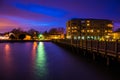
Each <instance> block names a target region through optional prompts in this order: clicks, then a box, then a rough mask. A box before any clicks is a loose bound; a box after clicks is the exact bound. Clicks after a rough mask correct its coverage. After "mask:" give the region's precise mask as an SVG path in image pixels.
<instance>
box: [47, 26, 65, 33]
mask: <svg viewBox="0 0 120 80" xmlns="http://www.w3.org/2000/svg"><path fill="white" fill-rule="evenodd" d="M64 31H65V29H64V28H62V27H59V28H51V29H50V30H49V34H64Z"/></svg>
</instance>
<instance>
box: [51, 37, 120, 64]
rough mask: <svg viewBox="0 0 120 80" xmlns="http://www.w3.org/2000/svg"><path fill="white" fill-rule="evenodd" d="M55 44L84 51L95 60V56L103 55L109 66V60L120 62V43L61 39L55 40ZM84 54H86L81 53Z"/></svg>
mask: <svg viewBox="0 0 120 80" xmlns="http://www.w3.org/2000/svg"><path fill="white" fill-rule="evenodd" d="M53 42H55V43H58V44H61V45H66V46H71V47H74V48H77V49H81V50H83V51H87V52H88V51H89V52H90V53H91V54H92V55H93V59H95V57H96V56H95V55H98V54H100V55H102V56H104V57H105V58H106V61H107V62H106V64H107V65H109V59H110V58H113V59H114V60H116V61H118V62H120V41H119V40H116V41H98V40H70V39H61V40H53ZM80 54H84V53H80Z"/></svg>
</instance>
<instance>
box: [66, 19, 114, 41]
mask: <svg viewBox="0 0 120 80" xmlns="http://www.w3.org/2000/svg"><path fill="white" fill-rule="evenodd" d="M112 29H113V22H112V21H111V20H106V19H81V18H74V19H71V20H69V21H68V22H67V27H66V38H68V39H71V38H72V39H94V40H99V39H100V38H102V37H103V36H106V35H108V34H109V33H112Z"/></svg>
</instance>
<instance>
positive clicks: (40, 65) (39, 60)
mask: <svg viewBox="0 0 120 80" xmlns="http://www.w3.org/2000/svg"><path fill="white" fill-rule="evenodd" d="M35 69H36V71H37V72H36V74H37V76H39V77H40V78H42V79H44V78H45V76H46V75H47V65H46V52H45V49H44V43H43V42H39V43H38V47H37V55H36V62H35Z"/></svg>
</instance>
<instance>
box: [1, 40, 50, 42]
mask: <svg viewBox="0 0 120 80" xmlns="http://www.w3.org/2000/svg"><path fill="white" fill-rule="evenodd" d="M5 42H12V43H14V42H51V40H0V43H5Z"/></svg>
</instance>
